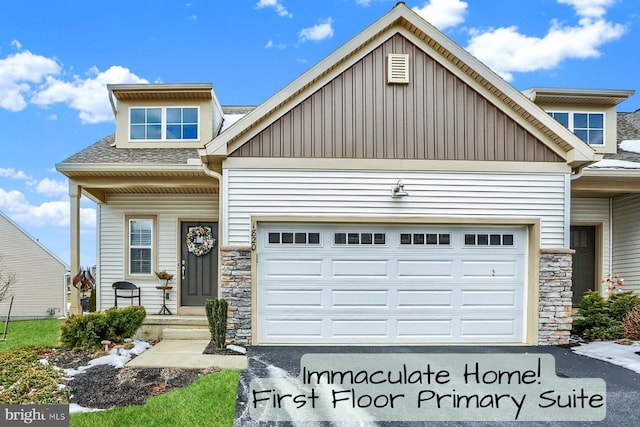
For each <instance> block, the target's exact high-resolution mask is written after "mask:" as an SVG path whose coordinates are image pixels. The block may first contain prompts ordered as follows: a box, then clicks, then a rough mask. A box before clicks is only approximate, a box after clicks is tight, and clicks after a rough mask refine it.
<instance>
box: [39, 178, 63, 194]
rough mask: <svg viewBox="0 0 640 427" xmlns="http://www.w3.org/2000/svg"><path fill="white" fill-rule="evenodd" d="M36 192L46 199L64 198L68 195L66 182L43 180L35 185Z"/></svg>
mask: <svg viewBox="0 0 640 427" xmlns="http://www.w3.org/2000/svg"><path fill="white" fill-rule="evenodd" d="M34 185H35V188H36V191H37V192H38V193H40V194H43V195H45V196H48V197H59V196H62V197H66V196H67V195H68V194H69V184H68V182H67V181H59V180H55V179H49V178H44V179H42V180H40V181H38V182H36V183H35V184H34Z"/></svg>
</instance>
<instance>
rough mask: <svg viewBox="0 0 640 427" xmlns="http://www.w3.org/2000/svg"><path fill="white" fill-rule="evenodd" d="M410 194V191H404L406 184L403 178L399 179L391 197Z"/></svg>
mask: <svg viewBox="0 0 640 427" xmlns="http://www.w3.org/2000/svg"><path fill="white" fill-rule="evenodd" d="M408 195H409V193H407V192H406V191H404V184H403V183H402V180H400V179H399V180H398V182H397V184H396V185H395V187H393V188H392V189H391V197H393V198H398V197H404V196H408Z"/></svg>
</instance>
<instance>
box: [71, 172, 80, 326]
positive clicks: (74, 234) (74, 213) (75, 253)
mask: <svg viewBox="0 0 640 427" xmlns="http://www.w3.org/2000/svg"><path fill="white" fill-rule="evenodd" d="M81 197H82V187H81V186H80V185H78V183H76V182H75V181H72V180H69V199H70V207H71V224H70V229H71V236H70V237H71V260H70V262H71V278H73V276H75V275H76V274H78V271H80V198H81ZM70 296H71V309H70V310H69V314H82V306H81V305H80V291H79V290H78V289H76V288H75V287H73V285H72V286H71V295H70Z"/></svg>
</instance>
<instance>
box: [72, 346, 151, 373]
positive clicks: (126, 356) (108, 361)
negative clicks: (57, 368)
mask: <svg viewBox="0 0 640 427" xmlns="http://www.w3.org/2000/svg"><path fill="white" fill-rule="evenodd" d="M150 347H151V344H149V343H148V342H146V341H144V340H138V341H135V344H134V347H133V348H132V349H131V350H125V349H116V348H112V349H111V350H109V354H107V355H106V356H102V357H96V358H95V359H93V360H91V361H90V362H89V364H88V365H86V366H80V367H79V368H78V369H65V370H64V372H65V374H67V375H68V376H70V377H72V376H74V375H78V374H81V373H83V372H84V371H86V370H87V369H89V368H91V367H93V366H98V365H111V366H113V367H114V368H118V369H120V368H124V365H126V364H127V362H128V361H130V360H131V358H132V355H136V356H138V355H140V354H142V353H143V352H144V351H145V350H146V349H148V348H150Z"/></svg>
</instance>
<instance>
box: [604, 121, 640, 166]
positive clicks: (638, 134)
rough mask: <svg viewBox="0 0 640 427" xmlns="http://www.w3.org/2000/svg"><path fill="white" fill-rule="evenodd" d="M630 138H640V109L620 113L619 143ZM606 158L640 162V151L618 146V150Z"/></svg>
mask: <svg viewBox="0 0 640 427" xmlns="http://www.w3.org/2000/svg"><path fill="white" fill-rule="evenodd" d="M629 140H640V110H637V111H634V112H633V113H618V144H619V143H620V142H622V141H629ZM605 159H616V160H626V161H628V162H636V163H640V153H633V152H630V151H625V150H623V149H622V148H620V147H619V146H618V152H617V153H615V154H607V155H606V156H605Z"/></svg>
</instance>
